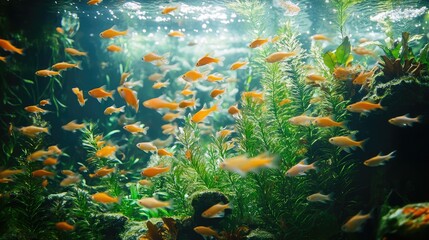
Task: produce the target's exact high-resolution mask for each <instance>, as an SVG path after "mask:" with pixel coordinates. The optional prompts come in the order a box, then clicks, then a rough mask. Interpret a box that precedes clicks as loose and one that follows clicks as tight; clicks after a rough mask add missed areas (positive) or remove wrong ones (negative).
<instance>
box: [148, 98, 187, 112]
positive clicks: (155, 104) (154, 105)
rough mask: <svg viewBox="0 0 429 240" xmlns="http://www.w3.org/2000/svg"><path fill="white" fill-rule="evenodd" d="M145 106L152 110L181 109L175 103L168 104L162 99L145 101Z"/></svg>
mask: <svg viewBox="0 0 429 240" xmlns="http://www.w3.org/2000/svg"><path fill="white" fill-rule="evenodd" d="M143 106H145V107H147V108H151V109H161V108H168V109H170V110H176V109H177V108H178V107H179V104H178V103H175V102H167V101H165V100H163V99H162V98H152V99H149V100H146V101H144V102H143Z"/></svg>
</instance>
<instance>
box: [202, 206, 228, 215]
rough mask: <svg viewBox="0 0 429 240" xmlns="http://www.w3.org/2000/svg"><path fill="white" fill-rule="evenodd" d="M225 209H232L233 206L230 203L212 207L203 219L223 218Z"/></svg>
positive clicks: (206, 211)
mask: <svg viewBox="0 0 429 240" xmlns="http://www.w3.org/2000/svg"><path fill="white" fill-rule="evenodd" d="M225 209H231V206H230V204H229V203H227V204H222V203H217V204H215V205H213V206H211V207H209V208H208V209H207V210H205V211H204V212H203V213H202V214H201V217H203V218H221V217H224V216H225Z"/></svg>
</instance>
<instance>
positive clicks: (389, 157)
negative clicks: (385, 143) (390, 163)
mask: <svg viewBox="0 0 429 240" xmlns="http://www.w3.org/2000/svg"><path fill="white" fill-rule="evenodd" d="M395 153H396V150H393V151H392V152H391V153H389V154H388V155H387V156H388V158H387V160H390V159H392V158H394V157H396V156H395Z"/></svg>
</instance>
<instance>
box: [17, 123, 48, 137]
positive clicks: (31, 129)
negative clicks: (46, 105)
mask: <svg viewBox="0 0 429 240" xmlns="http://www.w3.org/2000/svg"><path fill="white" fill-rule="evenodd" d="M18 130H19V132H21V133H22V134H24V135H26V136H29V137H35V136H37V135H38V134H40V133H42V132H44V133H47V134H50V133H49V129H48V128H47V127H38V126H33V125H31V126H27V127H21V128H19V129H18Z"/></svg>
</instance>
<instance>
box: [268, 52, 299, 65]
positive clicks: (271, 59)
mask: <svg viewBox="0 0 429 240" xmlns="http://www.w3.org/2000/svg"><path fill="white" fill-rule="evenodd" d="M297 54H298V52H297V51H293V52H275V53H272V54H271V55H269V56H268V57H266V58H265V61H266V62H268V63H275V62H279V61H282V60H283V59H285V58H289V57H293V56H296V55H297Z"/></svg>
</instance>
